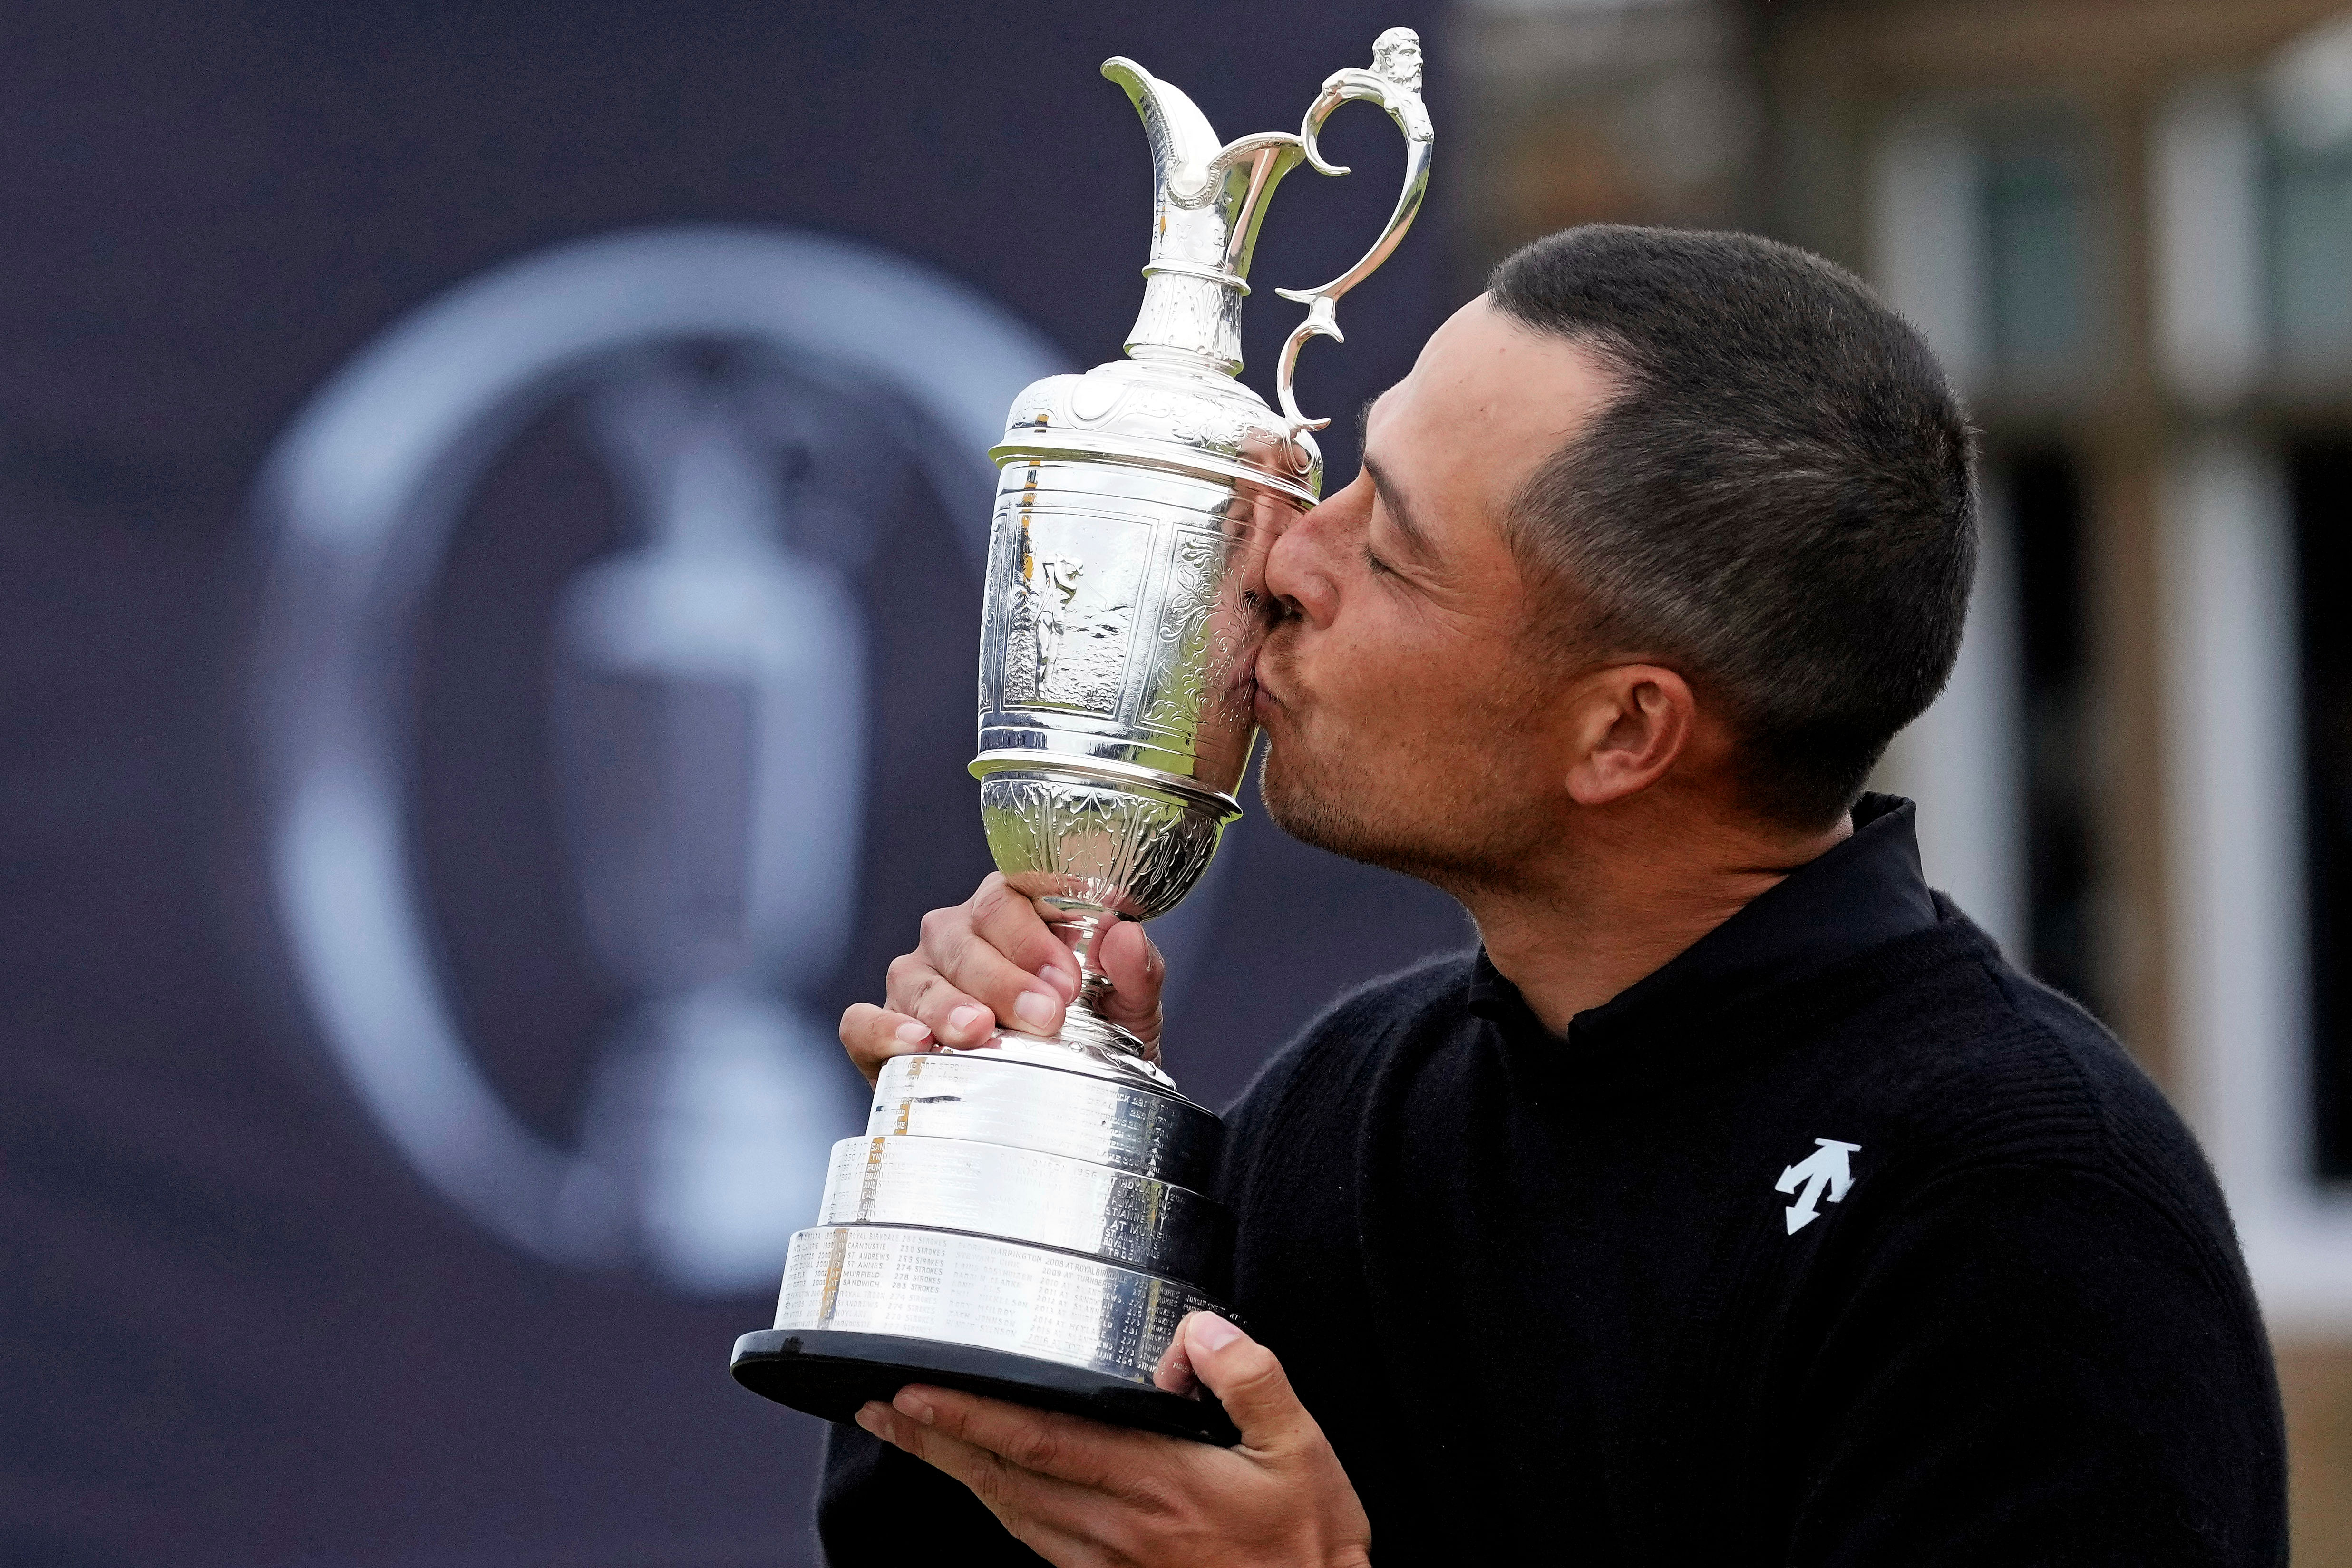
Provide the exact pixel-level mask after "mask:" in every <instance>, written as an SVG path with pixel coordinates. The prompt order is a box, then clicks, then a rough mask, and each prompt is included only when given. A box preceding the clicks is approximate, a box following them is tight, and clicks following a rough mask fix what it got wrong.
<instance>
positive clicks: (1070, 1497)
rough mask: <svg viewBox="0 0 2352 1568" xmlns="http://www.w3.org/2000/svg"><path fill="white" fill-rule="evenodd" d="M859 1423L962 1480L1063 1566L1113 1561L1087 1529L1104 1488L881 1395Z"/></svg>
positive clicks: (1034, 1545)
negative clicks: (984, 1442)
mask: <svg viewBox="0 0 2352 1568" xmlns="http://www.w3.org/2000/svg"><path fill="white" fill-rule="evenodd" d="M927 1392H932V1391H927ZM857 1424H858V1425H859V1426H862V1427H864V1428H865V1429H866V1431H868V1432H871V1433H872V1434H874V1436H877V1437H879V1438H881V1439H882V1441H884V1442H886V1443H888V1444H890V1445H891V1446H892V1447H897V1448H899V1449H902V1450H904V1451H905V1452H907V1453H908V1454H911V1455H913V1456H914V1457H915V1458H919V1459H920V1460H922V1461H923V1463H925V1464H927V1465H929V1466H930V1467H931V1468H934V1469H937V1470H940V1471H941V1472H943V1473H945V1474H947V1475H950V1476H952V1477H954V1478H955V1479H957V1480H959V1481H961V1482H962V1483H963V1484H964V1485H965V1486H966V1487H968V1488H970V1489H971V1494H972V1496H974V1497H976V1498H978V1499H979V1500H981V1502H982V1504H983V1505H985V1506H986V1507H987V1509H988V1510H989V1511H990V1512H991V1513H992V1514H994V1515H996V1517H997V1519H998V1520H999V1521H1002V1522H1003V1525H1004V1528H1005V1529H1006V1530H1008V1531H1011V1532H1012V1533H1013V1536H1014V1537H1015V1538H1017V1539H1018V1540H1020V1541H1021V1542H1022V1543H1023V1544H1024V1545H1026V1546H1028V1547H1029V1548H1031V1549H1032V1550H1033V1551H1034V1552H1037V1553H1038V1554H1039V1555H1041V1556H1043V1557H1045V1559H1046V1560H1047V1561H1048V1562H1051V1563H1055V1564H1057V1565H1059V1568H1089V1565H1091V1564H1095V1563H1108V1561H1109V1559H1108V1556H1107V1555H1106V1554H1104V1553H1103V1552H1100V1551H1099V1549H1097V1548H1096V1547H1094V1546H1092V1545H1091V1544H1090V1543H1089V1542H1087V1539H1086V1534H1085V1531H1086V1523H1087V1520H1088V1518H1089V1517H1090V1515H1092V1514H1096V1513H1099V1512H1100V1510H1101V1508H1102V1496H1101V1494H1100V1493H1098V1492H1094V1491H1090V1490H1088V1489H1086V1488H1084V1487H1079V1486H1075V1485H1073V1484H1071V1483H1070V1482H1068V1481H1065V1480H1059V1479H1055V1478H1054V1477H1052V1476H1045V1475H1040V1474H1038V1473H1037V1472H1035V1471H1034V1470H1024V1469H1023V1468H1021V1467H1020V1466H1018V1465H1015V1464H1013V1463H1012V1462H1011V1461H1009V1460H1007V1459H1006V1458H1003V1456H1002V1455H999V1454H993V1453H991V1452H990V1451H989V1450H988V1449H986V1448H983V1447H980V1446H979V1445H977V1444H974V1443H966V1442H963V1441H962V1440H961V1439H959V1438H956V1437H952V1436H949V1435H948V1434H946V1433H945V1432H942V1431H940V1430H939V1429H938V1428H937V1427H935V1426H925V1425H924V1424H922V1423H921V1422H919V1421H916V1420H913V1419H911V1418H910V1417H908V1416H907V1415H903V1414H901V1413H900V1412H898V1411H897V1410H894V1409H892V1408H891V1407H890V1406H889V1405H884V1404H882V1403H881V1402H879V1401H878V1400H877V1401H872V1402H869V1403H867V1404H866V1405H865V1406H864V1407H863V1408H861V1409H860V1410H859V1411H858V1412H857Z"/></svg>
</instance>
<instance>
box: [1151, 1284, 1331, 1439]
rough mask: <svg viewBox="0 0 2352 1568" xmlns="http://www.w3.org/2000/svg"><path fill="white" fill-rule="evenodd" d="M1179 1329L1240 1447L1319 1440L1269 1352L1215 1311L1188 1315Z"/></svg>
mask: <svg viewBox="0 0 2352 1568" xmlns="http://www.w3.org/2000/svg"><path fill="white" fill-rule="evenodd" d="M1177 1332H1178V1333H1179V1334H1180V1335H1181V1336H1182V1337H1183V1340H1184V1354H1185V1359H1186V1360H1187V1361H1188V1362H1190V1363H1192V1372H1193V1373H1194V1375H1196V1376H1198V1377H1199V1378H1200V1380H1201V1384H1202V1387H1204V1388H1206V1389H1207V1390H1208V1391H1209V1392H1210V1393H1212V1394H1215V1395H1216V1396H1217V1400H1218V1402H1219V1403H1220V1404H1222V1405H1224V1407H1225V1415H1227V1416H1229V1417H1231V1419H1232V1421H1233V1424H1234V1426H1236V1427H1238V1428H1240V1430H1241V1435H1242V1441H1241V1446H1242V1447H1244V1448H1255V1449H1256V1450H1258V1451H1259V1452H1261V1453H1275V1452H1279V1451H1282V1450H1285V1449H1290V1448H1296V1447H1300V1446H1302V1445H1303V1444H1305V1443H1307V1442H1310V1441H1318V1440H1320V1438H1321V1436H1322V1430H1323V1429H1322V1428H1321V1427H1319V1426H1317V1425H1316V1424H1315V1418H1314V1417H1313V1416H1311V1415H1308V1414H1307V1407H1306V1406H1305V1405H1301V1404H1299V1403H1298V1395H1297V1394H1294V1393H1293V1392H1291V1387H1290V1377H1289V1374H1288V1373H1285V1372H1284V1371H1283V1370H1282V1363H1280V1362H1279V1361H1277V1360H1276V1359H1275V1355H1274V1352H1272V1351H1270V1350H1268V1349H1266V1348H1265V1346H1264V1345H1262V1344H1260V1343H1258V1342H1256V1341H1255V1340H1254V1339H1252V1338H1250V1337H1249V1336H1248V1335H1247V1334H1245V1333H1244V1332H1242V1331H1241V1330H1240V1329H1238V1328H1236V1327H1235V1326H1234V1324H1232V1323H1230V1322H1228V1321H1225V1320H1224V1319H1223V1318H1221V1317H1219V1316H1217V1314H1216V1313H1214V1312H1193V1313H1190V1314H1188V1315H1187V1316H1186V1317H1185V1319H1184V1321H1183V1322H1182V1323H1181V1324H1180V1325H1179V1326H1178V1328H1177Z"/></svg>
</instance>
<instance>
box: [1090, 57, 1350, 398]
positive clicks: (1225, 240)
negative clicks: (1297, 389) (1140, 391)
mask: <svg viewBox="0 0 2352 1568" xmlns="http://www.w3.org/2000/svg"><path fill="white" fill-rule="evenodd" d="M1102 73H1103V75H1105V76H1107V77H1108V78H1109V79H1111V80H1113V81H1115V82H1117V83H1118V85H1119V86H1120V87H1122V88H1124V89H1127V96H1128V98H1129V100H1131V101H1132V102H1133V103H1134V105H1135V110H1136V112H1137V113H1138V114H1139V115H1141V116H1142V117H1143V129H1144V132H1145V133H1146V134H1148V135H1149V136H1150V138H1151V173H1152V185H1153V193H1152V204H1151V260H1150V265H1148V266H1146V267H1145V268H1144V269H1143V275H1144V277H1146V278H1148V279H1150V282H1149V283H1147V284H1146V285H1145V286H1144V291H1143V310H1142V312H1141V313H1140V314H1139V315H1138V316H1137V318H1136V321H1135V331H1133V332H1131V333H1130V334H1129V337H1128V341H1127V352H1128V353H1130V354H1132V355H1135V357H1137V358H1139V359H1143V358H1149V357H1151V354H1152V353H1153V351H1162V352H1166V353H1181V354H1189V355H1192V356H1196V357H1198V358H1199V359H1201V360H1202V361H1204V362H1205V363H1208V364H1209V365H1210V366H1211V367H1212V368H1213V369H1215V370H1218V371H1221V372H1223V374H1226V375H1233V374H1237V373H1238V372H1239V371H1240V370H1241V368H1242V339H1241V331H1242V328H1241V302H1242V300H1243V298H1244V296H1246V295H1247V294H1248V293H1249V284H1248V282H1247V281H1246V279H1247V278H1248V277H1249V266H1250V252H1251V251H1252V250H1253V249H1254V248H1255V247H1256V245H1257V231H1258V226H1259V225H1260V224H1261V223H1263V222H1264V221H1265V199H1266V197H1267V196H1269V195H1272V194H1273V192H1274V187H1275V186H1276V184H1279V183H1280V182H1281V179H1282V176H1283V175H1285V174H1288V173H1289V172H1290V171H1291V170H1292V169H1293V168H1295V167H1297V164H1298V163H1299V162H1300V161H1301V160H1302V159H1304V158H1305V157H1306V156H1307V143H1306V142H1304V141H1303V140H1302V139H1301V138H1299V137H1297V136H1295V135H1292V134H1291V133H1290V132H1283V131H1270V132H1259V133H1258V134H1256V135H1255V136H1244V137H1241V138H1239V139H1238V140H1236V141H1234V142H1219V141H1218V139H1217V133H1216V132H1215V131H1214V130H1213V129H1212V128H1211V126H1210V124H1209V119H1208V116H1206V115H1204V114H1202V112H1201V110H1200V108H1199V106H1197V105H1196V104H1194V103H1193V101H1192V100H1191V99H1190V98H1187V97H1186V96H1185V95H1184V94H1183V92H1182V91H1181V90H1180V89H1177V88H1175V87H1172V86H1171V85H1170V84H1169V83H1167V82H1164V81H1161V80H1160V79H1159V78H1158V77H1156V76H1153V75H1152V74H1151V73H1150V71H1148V70H1145V69H1144V68H1142V67H1141V66H1139V65H1137V64H1136V63H1135V62H1134V61H1133V60H1131V59H1129V58H1127V57H1126V56H1124V55H1114V56H1112V57H1111V58H1109V59H1108V60H1105V61H1104V62H1103V68H1102Z"/></svg>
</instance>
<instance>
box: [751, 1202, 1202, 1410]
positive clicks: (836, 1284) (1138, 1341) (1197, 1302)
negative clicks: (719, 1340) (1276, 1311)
mask: <svg viewBox="0 0 2352 1568" xmlns="http://www.w3.org/2000/svg"><path fill="white" fill-rule="evenodd" d="M1203 1309H1205V1310H1217V1303H1216V1302H1215V1301H1213V1300H1211V1299H1210V1298H1209V1297H1207V1296H1205V1295H1202V1293H1201V1292H1200V1291H1198V1290H1196V1289H1192V1287H1190V1286H1187V1285H1183V1284H1181V1283H1179V1282H1177V1281H1175V1280H1172V1279H1163V1278H1161V1277H1160V1276H1158V1275H1153V1274H1145V1273H1141V1272H1139V1271H1138V1270H1136V1269H1132V1268H1120V1267H1118V1265H1116V1264H1108V1263H1101V1262H1097V1261H1096V1260H1094V1259H1092V1258H1075V1257H1071V1256H1069V1255H1068V1254H1066V1253H1059V1252H1049V1251H1046V1250H1045V1249H1043V1248H1040V1247H1024V1246H1021V1245H1018V1244H1016V1243H1012V1242H1003V1241H994V1240H990V1239H987V1238H985V1237H973V1236H964V1235H959V1234H957V1233H954V1232H950V1231H929V1230H900V1229H893V1228H888V1227H885V1226H832V1227H827V1228H820V1229H814V1230H804V1231H802V1232H801V1233H800V1234H799V1235H798V1236H795V1237H793V1245H792V1253H791V1256H790V1258H788V1259H787V1260H786V1262H785V1265H784V1285H783V1291H782V1296H781V1298H780V1299H779V1300H778V1303H777V1309H776V1327H777V1328H779V1329H782V1330H792V1329H799V1330H817V1329H831V1330H845V1331H851V1332H856V1333H872V1334H898V1335H906V1336H908V1337H911V1338H916V1339H926V1340H944V1341H946V1342H950V1343H953V1344H965V1345H978V1346H982V1347H983V1348H985V1349H989V1350H998V1351H1004V1352H1010V1353H1013V1354H1015V1355H1025V1356H1035V1357H1038V1358H1040V1359H1042V1360H1045V1361H1054V1362H1060V1363H1065V1364H1067V1365H1072V1366H1082V1367H1086V1368H1087V1369H1089V1370H1090V1371H1094V1372H1098V1373H1107V1374H1108V1375H1110V1376H1113V1377H1117V1378H1120V1379H1122V1380H1124V1381H1127V1382H1129V1383H1133V1384H1137V1385H1138V1386H1140V1387H1149V1386H1150V1385H1151V1374H1152V1371H1153V1369H1154V1368H1155V1367H1156V1366H1157V1365H1158V1364H1159V1361H1160V1356H1161V1355H1162V1354H1163V1353H1164V1352H1166V1351H1167V1348H1168V1342H1169V1340H1170V1339H1171V1338H1172V1337H1173V1336H1174V1334H1175V1331H1176V1326H1177V1324H1179V1323H1180V1322H1181V1321H1183V1318H1184V1314H1185V1313H1187V1312H1191V1311H1195V1310H1203Z"/></svg>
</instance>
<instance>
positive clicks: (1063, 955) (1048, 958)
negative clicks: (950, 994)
mask: <svg viewBox="0 0 2352 1568" xmlns="http://www.w3.org/2000/svg"><path fill="white" fill-rule="evenodd" d="M966 907H967V908H969V909H970V910H971V930H972V934H973V935H975V936H977V937H979V938H980V940H981V941H982V942H986V943H987V944H988V945H989V946H990V947H992V948H994V949H995V950H996V951H997V952H1000V953H1002V954H1003V956H1004V957H1005V958H1006V959H1007V960H1009V961H1010V962H1012V963H1014V964H1016V965H1018V966H1019V967H1021V968H1023V969H1025V970H1027V971H1028V972H1029V973H1032V974H1034V975H1036V976H1037V977H1038V978H1039V979H1041V980H1044V981H1045V982H1047V983H1048V984H1051V985H1052V986H1053V987H1054V988H1055V990H1057V991H1059V992H1060V993H1061V994H1062V999H1063V1000H1064V1001H1068V1000H1070V999H1071V998H1073V997H1075V996H1076V995H1077V994H1078V965H1077V961H1076V959H1074V958H1073V957H1071V955H1070V950H1069V949H1068V948H1067V947H1066V946H1065V945H1063V942H1062V940H1061V938H1060V937H1058V936H1056V935H1055V931H1054V928H1053V927H1052V926H1050V925H1047V924H1046V923H1045V916H1044V915H1042V914H1040V913H1039V912H1038V910H1037V906H1036V904H1035V903H1034V902H1032V901H1031V900H1029V899H1028V898H1027V897H1025V896H1024V895H1023V894H1022V893H1020V892H1018V891H1016V890H1015V889H1013V886H1012V884H1011V883H1009V882H1007V881H1006V880H1005V879H1004V877H1003V873H1001V872H998V873H992V874H991V875H990V877H989V879H987V880H986V881H984V882H982V884H981V885H980V890H979V891H978V892H976V893H974V894H973V895H972V896H971V903H970V904H969V905H968V906H966ZM948 973H949V977H950V979H954V978H955V973H954V971H952V970H950V971H949V972H948Z"/></svg>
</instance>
